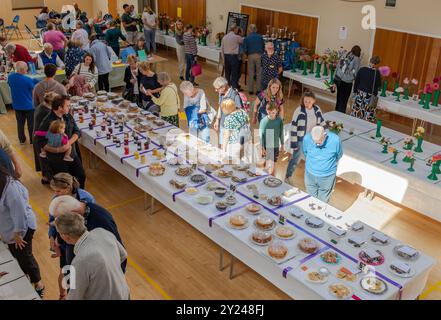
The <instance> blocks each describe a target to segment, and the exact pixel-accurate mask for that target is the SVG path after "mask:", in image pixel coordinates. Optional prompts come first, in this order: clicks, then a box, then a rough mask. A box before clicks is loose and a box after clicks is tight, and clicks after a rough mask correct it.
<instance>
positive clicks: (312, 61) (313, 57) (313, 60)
mask: <svg viewBox="0 0 441 320" xmlns="http://www.w3.org/2000/svg"><path fill="white" fill-rule="evenodd" d="M318 58H319V55H318V54H316V53H314V54H313V55H312V60H311V63H310V64H309V68H310V69H309V73H310V74H314V73H315V71H314V70H315V61H316V60H317V59H318Z"/></svg>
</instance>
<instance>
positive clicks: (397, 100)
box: [395, 92, 401, 102]
mask: <svg viewBox="0 0 441 320" xmlns="http://www.w3.org/2000/svg"><path fill="white" fill-rule="evenodd" d="M400 96H401V93H399V92H397V95H396V97H397V98H396V99H395V102H401V100H400Z"/></svg>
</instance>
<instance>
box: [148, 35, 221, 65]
mask: <svg viewBox="0 0 441 320" xmlns="http://www.w3.org/2000/svg"><path fill="white" fill-rule="evenodd" d="M156 43H159V44H162V45H165V46H167V47H170V48H175V49H176V46H177V44H176V39H175V38H174V37H173V36H170V35H168V36H166V35H165V34H164V33H163V32H161V31H157V32H156ZM198 56H199V57H202V58H205V59H207V60H211V61H214V62H217V63H219V60H220V50H219V48H217V47H216V46H214V45H212V44H210V45H207V46H201V45H198Z"/></svg>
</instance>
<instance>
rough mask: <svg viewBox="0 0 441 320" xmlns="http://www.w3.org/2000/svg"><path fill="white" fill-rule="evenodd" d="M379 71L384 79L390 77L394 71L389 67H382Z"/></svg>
mask: <svg viewBox="0 0 441 320" xmlns="http://www.w3.org/2000/svg"><path fill="white" fill-rule="evenodd" d="M378 71H380V74H381V76H382V77H389V75H390V73H391V71H392V70H391V68H390V67H388V66H382V67H379V68H378Z"/></svg>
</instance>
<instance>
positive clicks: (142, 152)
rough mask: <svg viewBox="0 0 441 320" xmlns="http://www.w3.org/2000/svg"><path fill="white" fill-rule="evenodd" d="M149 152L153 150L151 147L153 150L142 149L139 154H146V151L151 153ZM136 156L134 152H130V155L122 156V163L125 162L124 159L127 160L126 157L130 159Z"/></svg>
mask: <svg viewBox="0 0 441 320" xmlns="http://www.w3.org/2000/svg"><path fill="white" fill-rule="evenodd" d="M132 141H133V140H132ZM149 152H153V149H151V150H145V151H141V152H139V155H143V154H146V153H149ZM134 156H135V155H134V154H129V155H128V156H124V157H121V163H123V162H124V160H126V159H130V158H132V157H134Z"/></svg>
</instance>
